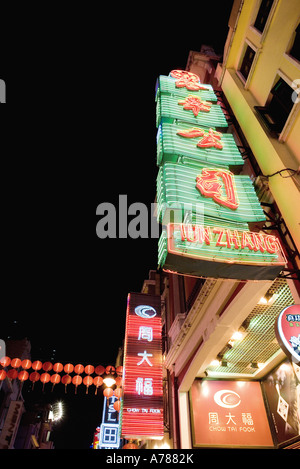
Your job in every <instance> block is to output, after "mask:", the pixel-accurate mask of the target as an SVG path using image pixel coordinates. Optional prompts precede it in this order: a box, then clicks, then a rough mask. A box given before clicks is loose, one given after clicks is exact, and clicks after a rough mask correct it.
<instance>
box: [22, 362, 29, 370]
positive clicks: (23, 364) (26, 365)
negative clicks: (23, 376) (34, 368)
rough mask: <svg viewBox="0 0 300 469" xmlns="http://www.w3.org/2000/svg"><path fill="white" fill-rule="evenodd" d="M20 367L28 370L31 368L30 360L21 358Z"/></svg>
mask: <svg viewBox="0 0 300 469" xmlns="http://www.w3.org/2000/svg"><path fill="white" fill-rule="evenodd" d="M22 368H23V370H29V368H31V361H30V360H23V361H22Z"/></svg>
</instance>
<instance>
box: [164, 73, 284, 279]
mask: <svg viewBox="0 0 300 469" xmlns="http://www.w3.org/2000/svg"><path fill="white" fill-rule="evenodd" d="M156 101H157V108H156V109H157V113H156V114H157V119H156V124H157V127H158V133H157V165H158V166H159V173H158V176H157V220H158V222H159V223H161V224H162V225H165V229H163V232H162V235H161V237H160V240H159V245H158V251H159V258H158V265H159V267H161V268H162V269H163V270H165V271H169V272H174V273H178V274H183V275H190V276H196V277H212V278H225V279H238V280H273V279H274V278H276V276H277V275H278V274H279V273H280V272H281V270H282V269H283V268H284V266H285V264H286V259H285V256H284V254H283V251H282V248H281V246H280V243H279V240H278V239H277V238H276V237H275V236H273V233H271V232H269V231H268V233H267V235H265V232H263V231H262V230H263V228H262V227H263V222H265V220H266V214H265V213H264V211H263V209H262V207H261V205H260V202H259V199H258V197H257V194H256V192H255V188H254V186H253V182H252V180H251V178H250V177H249V176H248V175H246V174H245V171H244V174H241V172H242V169H243V165H244V158H243V155H242V154H241V152H240V150H239V148H238V146H237V144H236V140H235V137H234V135H233V134H230V133H226V132H225V131H226V129H225V128H226V127H227V126H228V123H227V120H226V112H225V114H224V113H223V109H222V107H221V105H220V103H219V101H218V100H217V99H216V94H215V93H214V91H213V89H212V88H211V86H210V85H206V84H201V83H200V79H199V77H198V76H197V75H195V74H194V73H191V72H188V71H185V70H172V71H171V72H170V75H169V76H168V77H164V76H160V77H159V79H158V81H157V90H156ZM246 171H247V169H246ZM183 223H189V224H191V227H192V228H191V229H193V230H194V232H197V233H199V232H200V231H201V230H202V232H203V233H204V240H202V241H199V239H198V240H197V239H196V237H195V238H194V239H188V237H185V236H183V237H182V233H181V234H180V233H179V231H180V230H179V229H177V228H176V225H177V227H178V224H183ZM197 225H201V227H200V231H199V226H197ZM181 226H182V225H181ZM253 229H254V230H256V232H255V233H254V232H252V230H253ZM209 230H210V231H209ZM181 231H182V230H181ZM178 233H179V234H178ZM209 233H210V234H209ZM173 235H174V236H173ZM211 235H212V236H211ZM225 238H226V239H225ZM203 241H204V242H203Z"/></svg>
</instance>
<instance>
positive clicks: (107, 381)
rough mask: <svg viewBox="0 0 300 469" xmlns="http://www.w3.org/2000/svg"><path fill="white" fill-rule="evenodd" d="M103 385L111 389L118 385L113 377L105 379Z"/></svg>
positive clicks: (109, 376)
mask: <svg viewBox="0 0 300 469" xmlns="http://www.w3.org/2000/svg"><path fill="white" fill-rule="evenodd" d="M103 383H104V384H105V385H106V386H107V387H108V388H111V387H112V386H113V385H114V384H116V380H115V379H114V377H113V376H112V375H107V376H106V378H104V380H103Z"/></svg>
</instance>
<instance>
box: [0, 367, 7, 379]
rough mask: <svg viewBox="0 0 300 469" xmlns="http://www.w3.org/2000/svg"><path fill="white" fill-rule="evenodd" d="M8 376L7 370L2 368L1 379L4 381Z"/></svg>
mask: <svg viewBox="0 0 300 469" xmlns="http://www.w3.org/2000/svg"><path fill="white" fill-rule="evenodd" d="M5 378H6V371H5V370H0V381H4V380H5Z"/></svg>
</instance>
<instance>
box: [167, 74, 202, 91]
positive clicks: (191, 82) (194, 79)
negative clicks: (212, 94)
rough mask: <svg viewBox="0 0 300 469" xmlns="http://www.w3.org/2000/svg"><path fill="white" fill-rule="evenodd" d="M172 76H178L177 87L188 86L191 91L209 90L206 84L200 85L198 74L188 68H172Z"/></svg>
mask: <svg viewBox="0 0 300 469" xmlns="http://www.w3.org/2000/svg"><path fill="white" fill-rule="evenodd" d="M170 75H171V77H173V78H177V80H176V82H175V86H176V88H186V89H187V90H190V91H198V90H207V89H208V88H206V87H205V86H202V85H200V79H199V77H198V75H196V74H195V73H192V72H187V71H186V70H172V71H171V72H170Z"/></svg>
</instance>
